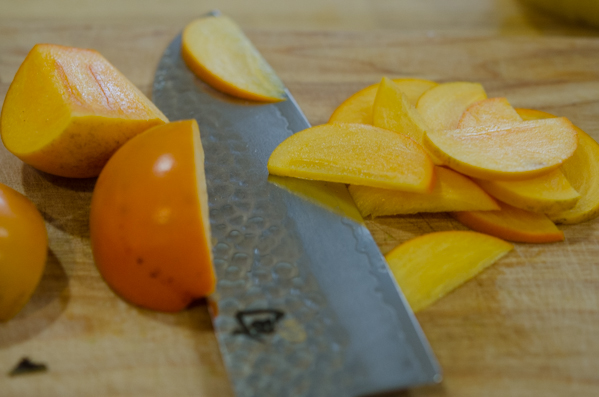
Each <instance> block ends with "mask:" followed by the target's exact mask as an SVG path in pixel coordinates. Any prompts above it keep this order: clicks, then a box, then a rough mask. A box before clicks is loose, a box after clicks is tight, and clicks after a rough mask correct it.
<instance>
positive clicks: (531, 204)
mask: <svg viewBox="0 0 599 397" xmlns="http://www.w3.org/2000/svg"><path fill="white" fill-rule="evenodd" d="M574 153H576V152H574ZM567 161H569V160H566V162H567ZM476 182H477V183H478V184H479V186H480V187H481V188H483V189H484V190H485V191H486V192H487V193H489V194H490V195H491V196H493V197H495V198H496V199H498V200H501V201H503V202H505V203H507V204H510V205H513V206H514V207H517V208H521V209H523V210H527V211H532V212H541V213H552V212H561V211H565V210H567V209H570V208H572V207H574V206H575V205H576V203H577V202H578V200H579V199H580V194H578V192H577V191H576V190H574V188H573V187H572V185H570V183H569V182H568V180H567V179H566V177H565V176H564V174H563V173H562V172H561V171H560V170H559V169H557V170H553V171H550V172H549V173H547V174H544V175H541V176H537V177H536V178H532V179H526V180H522V181H486V180H484V179H477V180H476Z"/></svg>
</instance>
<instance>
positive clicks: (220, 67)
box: [181, 15, 285, 102]
mask: <svg viewBox="0 0 599 397" xmlns="http://www.w3.org/2000/svg"><path fill="white" fill-rule="evenodd" d="M181 56H182V57H183V60H184V61H185V63H186V64H187V66H188V67H189V68H190V69H191V70H192V71H193V72H194V73H195V74H196V76H198V77H199V78H200V79H202V80H204V81H205V82H206V83H208V84H210V85H211V86H212V87H214V88H215V89H217V90H220V91H222V92H225V93H227V94H229V95H233V96H236V97H239V98H244V99H250V100H254V101H267V102H277V101H282V100H284V99H285V86H284V85H283V83H282V82H281V80H280V79H279V77H277V75H276V74H275V72H274V70H273V69H272V68H271V67H270V65H269V64H268V63H267V62H266V60H265V59H264V58H263V57H262V55H261V54H260V53H259V52H258V50H257V49H256V47H254V45H253V44H252V42H251V41H250V40H249V39H248V38H247V37H246V36H245V35H244V34H243V31H242V30H241V29H240V28H239V26H237V24H236V23H235V22H233V20H231V19H230V18H228V17H226V16H223V15H219V16H208V17H203V18H199V19H196V20H195V21H192V22H191V23H189V24H188V25H187V26H186V27H185V29H184V30H183V37H182V46H181Z"/></svg>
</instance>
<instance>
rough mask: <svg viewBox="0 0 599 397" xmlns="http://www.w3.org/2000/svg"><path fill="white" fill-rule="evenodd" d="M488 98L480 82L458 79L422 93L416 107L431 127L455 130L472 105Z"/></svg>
mask: <svg viewBox="0 0 599 397" xmlns="http://www.w3.org/2000/svg"><path fill="white" fill-rule="evenodd" d="M486 98H487V94H486V93H485V90H484V88H483V86H482V85H481V84H479V83H470V82H463V81H456V82H451V83H443V84H439V85H437V86H435V87H433V88H431V89H430V90H428V91H426V92H425V93H423V94H422V96H421V97H420V98H419V99H418V104H417V105H416V109H418V111H419V112H420V114H421V115H422V118H423V119H424V122H425V123H426V125H428V126H429V128H432V129H436V130H453V129H456V128H458V122H459V121H460V117H462V114H463V113H464V111H465V110H466V109H468V107H469V106H470V105H472V104H473V103H476V102H478V101H481V100H483V99H486Z"/></svg>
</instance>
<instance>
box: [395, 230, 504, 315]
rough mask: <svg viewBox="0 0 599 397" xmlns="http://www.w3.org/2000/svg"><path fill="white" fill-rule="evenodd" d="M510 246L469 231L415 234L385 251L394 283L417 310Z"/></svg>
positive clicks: (501, 241)
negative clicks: (395, 281) (416, 235)
mask: <svg viewBox="0 0 599 397" xmlns="http://www.w3.org/2000/svg"><path fill="white" fill-rule="evenodd" d="M512 248H513V246H512V245H511V244H510V243H508V242H505V241H503V240H500V239H498V238H496V237H492V236H488V235H486V234H481V233H476V232H470V231H447V232H435V233H430V234H425V235H423V236H420V237H416V238H414V239H412V240H409V241H406V242H405V243H403V244H401V245H399V246H398V247H396V248H394V249H393V250H392V251H391V252H389V253H388V254H387V255H385V258H386V259H387V263H388V264H389V268H390V269H391V272H392V273H393V275H394V276H395V280H397V284H399V287H400V288H401V290H402V292H403V293H404V295H405V297H406V299H407V301H408V303H409V304H410V306H411V307H412V310H413V311H415V312H417V311H419V310H421V309H424V308H425V307H427V306H429V305H430V304H432V303H433V302H435V301H436V300H438V299H439V298H441V297H443V296H445V295H446V294H447V293H449V292H450V291H452V290H453V289H455V288H457V287H458V286H460V285H461V284H463V283H464V282H466V281H468V280H469V279H471V278H472V277H474V276H475V275H477V274H478V273H480V272H481V271H482V270H483V269H485V268H487V267H488V266H490V265H492V264H493V263H494V262H496V261H497V260H498V259H500V258H501V257H503V256H504V255H506V254H507V253H508V252H509V251H510V250H511V249H512Z"/></svg>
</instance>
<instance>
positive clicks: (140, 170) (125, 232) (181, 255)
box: [90, 120, 216, 312]
mask: <svg viewBox="0 0 599 397" xmlns="http://www.w3.org/2000/svg"><path fill="white" fill-rule="evenodd" d="M90 229H91V243H92V250H93V254H94V259H95V262H96V266H97V267H98V270H99V271H100V273H101V274H102V277H104V280H106V282H107V283H108V284H109V285H110V287H111V288H112V289H113V290H114V291H115V292H116V293H117V294H118V295H120V296H121V297H123V298H124V299H126V300H127V301H129V302H132V303H134V304H136V305H139V306H142V307H145V308H149V309H153V310H160V311H167V312H174V311H179V310H182V309H184V308H185V307H186V306H188V305H189V304H190V303H191V302H192V301H193V300H195V299H198V298H201V297H205V296H207V295H209V294H210V293H212V292H213V290H214V287H215V280H216V278H215V274H214V269H213V266H212V254H211V244H210V224H209V220H208V195H207V191H206V179H205V174H204V152H203V150H202V145H201V142H200V133H199V129H198V125H197V123H196V121H195V120H185V121H179V122H174V123H169V124H164V125H161V126H158V127H154V128H151V129H149V130H148V131H146V132H145V133H143V134H141V135H138V136H136V137H135V138H133V139H132V140H130V141H128V142H127V143H126V144H125V145H123V146H122V147H121V148H120V149H119V150H118V151H117V152H116V153H115V154H114V156H112V157H111V158H110V160H109V161H108V163H107V164H106V166H105V167H104V169H103V170H102V173H101V174H100V176H99V178H98V181H97V184H96V187H95V189H94V193H93V196H92V203H91V214H90Z"/></svg>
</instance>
